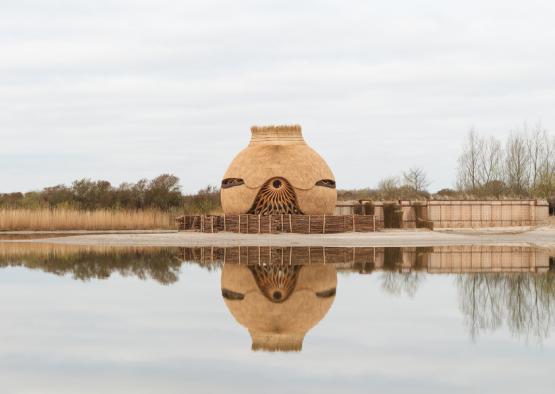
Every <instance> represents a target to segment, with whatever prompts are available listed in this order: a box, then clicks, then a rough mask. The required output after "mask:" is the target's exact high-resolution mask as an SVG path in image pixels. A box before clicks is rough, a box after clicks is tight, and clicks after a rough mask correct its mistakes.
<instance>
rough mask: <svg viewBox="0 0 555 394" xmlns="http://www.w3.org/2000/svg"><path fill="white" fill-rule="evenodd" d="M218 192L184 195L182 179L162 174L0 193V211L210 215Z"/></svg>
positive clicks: (215, 190)
mask: <svg viewBox="0 0 555 394" xmlns="http://www.w3.org/2000/svg"><path fill="white" fill-rule="evenodd" d="M219 205H220V202H219V190H218V189H217V188H215V187H213V186H208V187H206V188H205V189H202V190H200V191H199V192H198V193H197V194H194V195H183V194H182V193H181V186H180V180H179V178H178V177H177V176H175V175H172V174H162V175H159V176H157V177H155V178H153V179H150V180H149V179H141V180H139V181H138V182H136V183H127V182H124V183H122V184H120V185H119V186H114V185H112V184H111V183H110V182H108V181H105V180H97V181H94V180H90V179H80V180H76V181H74V182H73V183H72V184H71V185H69V186H67V185H56V186H52V187H46V188H44V189H42V190H39V191H31V192H27V193H21V192H16V193H4V194H0V208H8V209H9V208H31V209H35V208H72V209H81V210H95V209H128V210H139V209H159V210H164V211H169V210H178V209H179V210H182V209H184V210H188V211H190V212H197V213H198V212H200V213H209V212H211V211H213V210H214V209H218V207H219Z"/></svg>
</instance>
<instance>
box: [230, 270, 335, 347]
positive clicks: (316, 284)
mask: <svg viewBox="0 0 555 394" xmlns="http://www.w3.org/2000/svg"><path fill="white" fill-rule="evenodd" d="M268 277H270V278H273V279H271V280H268ZM268 284H270V285H268ZM336 286H337V273H336V271H335V267H334V266H333V265H324V264H314V265H305V266H291V265H269V266H248V267H247V266H244V265H235V264H226V265H224V268H223V270H222V295H223V297H224V301H225V304H226V305H227V307H228V309H229V311H230V312H231V314H232V315H233V317H234V318H235V320H237V322H239V324H241V325H243V326H244V327H246V328H247V329H248V330H249V333H250V335H251V338H252V349H253V350H267V351H292V350H296V351H299V350H301V348H302V343H303V339H304V336H305V334H306V332H307V331H308V330H310V329H311V328H312V327H314V326H315V325H316V324H318V322H319V321H320V320H322V319H323V318H324V316H325V315H326V313H327V312H328V310H329V309H330V307H331V305H332V303H333V300H334V299H335V288H336ZM278 293H279V295H278Z"/></svg>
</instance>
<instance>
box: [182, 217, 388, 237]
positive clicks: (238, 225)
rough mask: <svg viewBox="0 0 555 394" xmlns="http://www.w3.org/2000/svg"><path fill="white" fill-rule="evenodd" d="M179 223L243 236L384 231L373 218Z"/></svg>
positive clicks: (227, 219)
mask: <svg viewBox="0 0 555 394" xmlns="http://www.w3.org/2000/svg"><path fill="white" fill-rule="evenodd" d="M176 223H177V227H178V229H179V230H184V231H186V230H189V231H199V232H203V233H218V232H222V231H224V232H232V233H240V234H279V233H298V234H333V233H346V232H361V233H367V232H373V231H376V230H379V229H382V228H383V220H382V221H378V220H376V217H375V216H373V215H364V216H363V215H333V216H328V215H267V216H264V215H184V216H179V217H178V218H176Z"/></svg>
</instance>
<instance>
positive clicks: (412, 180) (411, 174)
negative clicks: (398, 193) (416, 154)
mask: <svg viewBox="0 0 555 394" xmlns="http://www.w3.org/2000/svg"><path fill="white" fill-rule="evenodd" d="M403 181H404V184H405V185H406V186H409V187H411V188H413V189H414V190H416V191H417V192H422V191H425V190H426V188H427V187H428V186H429V185H430V182H429V181H428V177H427V175H426V172H425V171H424V170H423V169H422V168H418V167H414V168H411V169H410V170H408V171H406V172H403Z"/></svg>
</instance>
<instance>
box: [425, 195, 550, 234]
mask: <svg viewBox="0 0 555 394" xmlns="http://www.w3.org/2000/svg"><path fill="white" fill-rule="evenodd" d="M427 204H428V208H427V215H428V217H427V220H430V221H432V222H433V225H434V228H476V227H507V226H533V225H536V224H539V223H541V222H543V221H545V220H546V219H547V217H548V204H547V202H545V201H536V200H514V201H428V202H427Z"/></svg>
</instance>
